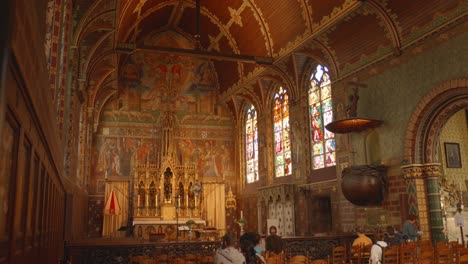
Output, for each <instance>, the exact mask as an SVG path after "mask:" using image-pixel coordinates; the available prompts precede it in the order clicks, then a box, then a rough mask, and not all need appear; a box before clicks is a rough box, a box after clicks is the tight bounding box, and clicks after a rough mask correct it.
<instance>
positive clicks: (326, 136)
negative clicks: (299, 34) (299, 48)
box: [309, 65, 336, 170]
mask: <svg viewBox="0 0 468 264" xmlns="http://www.w3.org/2000/svg"><path fill="white" fill-rule="evenodd" d="M332 121H333V108H332V98H331V85H330V75H329V73H328V68H327V67H324V66H322V65H317V67H316V68H315V70H314V73H313V74H312V76H311V77H310V87H309V122H310V138H311V141H312V164H313V169H314V170H315V169H321V168H324V167H330V166H335V165H336V153H335V150H336V148H335V134H334V133H332V132H330V131H328V130H327V129H326V128H325V126H326V125H327V124H328V123H330V122H332Z"/></svg>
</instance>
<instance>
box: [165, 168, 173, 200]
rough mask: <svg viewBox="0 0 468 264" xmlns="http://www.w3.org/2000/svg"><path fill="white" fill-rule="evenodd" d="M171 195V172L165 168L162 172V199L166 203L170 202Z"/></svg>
mask: <svg viewBox="0 0 468 264" xmlns="http://www.w3.org/2000/svg"><path fill="white" fill-rule="evenodd" d="M171 195H172V171H171V169H170V168H166V171H165V172H164V198H165V199H166V201H170V200H171Z"/></svg>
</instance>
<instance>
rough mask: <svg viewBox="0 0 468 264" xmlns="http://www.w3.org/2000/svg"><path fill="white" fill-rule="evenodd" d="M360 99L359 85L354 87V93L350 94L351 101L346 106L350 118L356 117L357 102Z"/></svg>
mask: <svg viewBox="0 0 468 264" xmlns="http://www.w3.org/2000/svg"><path fill="white" fill-rule="evenodd" d="M358 101H359V96H358V86H357V85H356V86H354V87H353V94H351V95H350V96H349V102H348V105H347V106H346V113H347V114H348V118H352V117H356V116H357V103H358Z"/></svg>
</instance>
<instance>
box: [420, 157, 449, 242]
mask: <svg viewBox="0 0 468 264" xmlns="http://www.w3.org/2000/svg"><path fill="white" fill-rule="evenodd" d="M424 172H425V175H426V191H427V203H428V210H429V221H430V222H429V226H430V228H431V234H432V240H435V241H437V242H438V241H444V240H445V235H444V220H443V215H442V207H441V204H440V187H439V186H440V184H439V181H440V176H441V175H440V163H426V164H424Z"/></svg>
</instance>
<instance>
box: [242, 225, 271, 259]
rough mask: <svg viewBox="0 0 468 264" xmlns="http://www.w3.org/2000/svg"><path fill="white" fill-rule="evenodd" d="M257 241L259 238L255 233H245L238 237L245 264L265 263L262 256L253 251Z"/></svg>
mask: <svg viewBox="0 0 468 264" xmlns="http://www.w3.org/2000/svg"><path fill="white" fill-rule="evenodd" d="M259 241H260V236H259V235H258V233H256V232H247V233H244V234H243V235H242V236H241V237H240V244H241V251H242V253H243V254H244V256H245V263H246V264H256V263H265V259H264V258H263V256H262V255H261V254H258V253H257V252H256V251H255V246H256V245H257V244H258V242H259ZM257 261H258V262H257Z"/></svg>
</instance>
